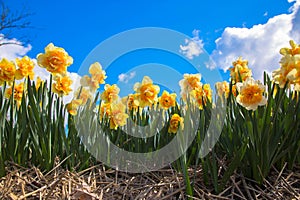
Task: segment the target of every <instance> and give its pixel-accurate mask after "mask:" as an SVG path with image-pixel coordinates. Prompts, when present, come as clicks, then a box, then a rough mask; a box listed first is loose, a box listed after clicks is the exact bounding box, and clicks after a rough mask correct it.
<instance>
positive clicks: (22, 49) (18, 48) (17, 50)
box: [0, 34, 32, 60]
mask: <svg viewBox="0 0 300 200" xmlns="http://www.w3.org/2000/svg"><path fill="white" fill-rule="evenodd" d="M3 37H4V35H3V34H0V38H1V43H16V44H7V45H2V46H0V59H2V58H6V59H9V60H12V59H15V58H17V57H20V56H24V55H26V54H27V52H28V51H30V50H31V48H32V47H31V45H30V44H28V45H27V46H22V45H21V44H22V43H21V42H20V41H18V40H17V39H10V40H8V39H5V38H4V39H2V38H3ZM18 44H20V45H18Z"/></svg>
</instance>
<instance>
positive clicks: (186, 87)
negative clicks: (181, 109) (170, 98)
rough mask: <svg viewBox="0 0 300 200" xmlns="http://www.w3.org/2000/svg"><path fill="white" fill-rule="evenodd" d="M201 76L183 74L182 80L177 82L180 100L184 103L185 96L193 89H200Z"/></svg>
mask: <svg viewBox="0 0 300 200" xmlns="http://www.w3.org/2000/svg"><path fill="white" fill-rule="evenodd" d="M200 81H201V74H184V75H183V79H182V80H180V81H179V86H180V91H181V92H180V95H181V98H182V99H183V100H184V101H186V99H187V95H189V94H190V92H191V91H192V90H194V89H195V88H199V87H202V83H201V82H200Z"/></svg>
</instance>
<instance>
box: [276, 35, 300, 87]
mask: <svg viewBox="0 0 300 200" xmlns="http://www.w3.org/2000/svg"><path fill="white" fill-rule="evenodd" d="M290 46H291V48H281V49H280V54H281V55H282V58H281V60H280V66H281V67H280V68H279V69H277V70H275V71H273V73H272V76H273V79H274V81H275V83H277V84H278V85H279V87H280V88H283V87H284V86H285V84H286V83H287V82H288V83H289V85H293V86H294V89H295V90H296V91H300V45H298V44H296V43H295V42H294V41H293V40H290Z"/></svg>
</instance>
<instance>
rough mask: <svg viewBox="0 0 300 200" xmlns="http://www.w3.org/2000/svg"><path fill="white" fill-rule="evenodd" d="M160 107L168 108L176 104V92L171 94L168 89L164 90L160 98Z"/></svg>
mask: <svg viewBox="0 0 300 200" xmlns="http://www.w3.org/2000/svg"><path fill="white" fill-rule="evenodd" d="M158 102H159V107H161V108H163V109H165V110H167V109H169V108H171V107H174V106H175V105H176V94H175V93H172V94H169V92H167V91H165V90H164V91H163V93H162V95H161V97H159V98H158Z"/></svg>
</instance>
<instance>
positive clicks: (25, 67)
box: [15, 56, 34, 80]
mask: <svg viewBox="0 0 300 200" xmlns="http://www.w3.org/2000/svg"><path fill="white" fill-rule="evenodd" d="M16 63H17V66H18V69H17V70H16V75H15V76H16V79H17V80H21V79H23V78H24V77H25V78H27V77H28V76H29V78H30V79H31V80H33V76H34V72H33V69H34V62H33V61H32V60H31V59H30V58H29V57H28V56H25V57H23V58H22V59H19V58H16Z"/></svg>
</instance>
